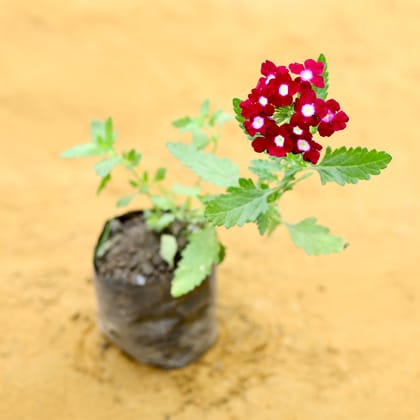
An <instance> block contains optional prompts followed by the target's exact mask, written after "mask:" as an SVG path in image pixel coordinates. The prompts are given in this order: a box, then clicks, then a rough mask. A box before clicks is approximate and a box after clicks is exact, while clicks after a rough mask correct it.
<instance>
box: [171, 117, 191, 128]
mask: <svg viewBox="0 0 420 420" xmlns="http://www.w3.org/2000/svg"><path fill="white" fill-rule="evenodd" d="M191 122H192V118H191V117H182V118H178V119H177V120H175V121H172V125H173V126H174V127H175V128H184V127H186V126H188V125H189V124H190V123H191Z"/></svg>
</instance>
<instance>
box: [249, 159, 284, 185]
mask: <svg viewBox="0 0 420 420" xmlns="http://www.w3.org/2000/svg"><path fill="white" fill-rule="evenodd" d="M251 163H252V166H250V167H249V170H250V171H251V172H253V173H254V174H255V175H258V177H259V178H260V180H261V181H277V180H278V176H277V175H276V174H275V172H278V171H279V170H280V169H281V164H280V160H279V159H277V160H263V159H256V160H252V161H251Z"/></svg>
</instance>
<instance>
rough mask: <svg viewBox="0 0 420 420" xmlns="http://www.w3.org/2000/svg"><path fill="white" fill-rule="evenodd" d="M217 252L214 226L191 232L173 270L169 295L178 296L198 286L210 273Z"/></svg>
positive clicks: (215, 260) (217, 254) (217, 256)
mask: <svg viewBox="0 0 420 420" xmlns="http://www.w3.org/2000/svg"><path fill="white" fill-rule="evenodd" d="M219 252H220V245H219V242H218V240H217V236H216V231H215V229H214V227H212V226H208V227H206V228H204V229H202V230H199V231H196V232H194V233H192V234H191V235H190V237H189V241H188V244H187V246H186V247H185V248H184V250H183V251H182V253H181V260H180V261H179V263H178V267H177V269H176V270H175V275H174V278H173V280H172V285H171V295H172V296H173V297H179V296H182V295H184V294H186V293H188V292H190V291H191V290H193V289H194V288H195V287H197V286H199V285H200V284H201V283H202V282H203V280H204V279H205V278H206V277H207V276H208V275H209V274H210V273H211V270H212V267H213V264H216V263H217V262H218V260H219Z"/></svg>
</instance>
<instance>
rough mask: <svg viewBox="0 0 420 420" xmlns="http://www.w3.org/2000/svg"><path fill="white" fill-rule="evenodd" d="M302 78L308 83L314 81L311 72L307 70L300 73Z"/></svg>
mask: <svg viewBox="0 0 420 420" xmlns="http://www.w3.org/2000/svg"><path fill="white" fill-rule="evenodd" d="M300 77H301V78H302V80H305V81H308V80H312V78H313V77H314V75H313V73H312V71H311V70H308V69H306V70H303V71H301V72H300Z"/></svg>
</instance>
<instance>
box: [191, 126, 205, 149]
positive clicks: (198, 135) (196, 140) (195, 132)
mask: <svg viewBox="0 0 420 420" xmlns="http://www.w3.org/2000/svg"><path fill="white" fill-rule="evenodd" d="M191 134H192V141H193V144H194V146H195V147H196V149H204V148H205V147H206V146H207V145H208V144H209V138H208V136H207V134H206V133H205V132H204V131H203V130H202V129H201V127H199V126H194V127H192V129H191Z"/></svg>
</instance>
